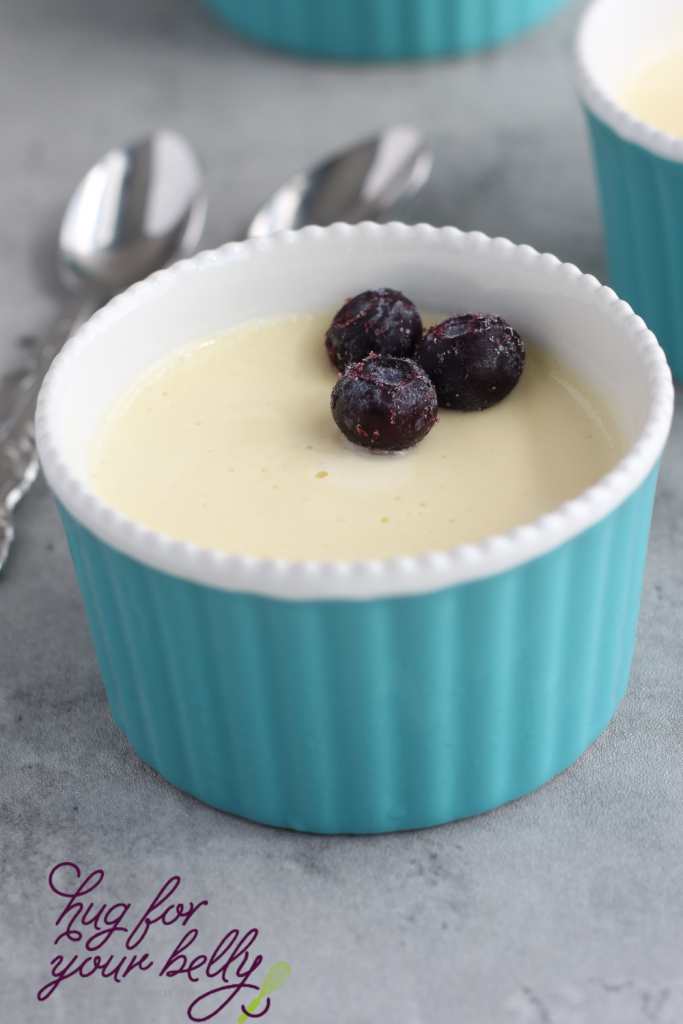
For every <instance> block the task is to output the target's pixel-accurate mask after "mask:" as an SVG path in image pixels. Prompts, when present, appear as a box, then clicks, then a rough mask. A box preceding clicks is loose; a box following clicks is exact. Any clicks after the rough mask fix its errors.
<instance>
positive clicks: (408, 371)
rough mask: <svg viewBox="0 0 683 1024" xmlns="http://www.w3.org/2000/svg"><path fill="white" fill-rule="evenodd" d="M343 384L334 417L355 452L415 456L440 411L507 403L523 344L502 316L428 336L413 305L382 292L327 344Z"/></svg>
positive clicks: (332, 331) (355, 308)
mask: <svg viewBox="0 0 683 1024" xmlns="http://www.w3.org/2000/svg"><path fill="white" fill-rule="evenodd" d="M325 347H326V348H327V352H328V355H329V357H330V359H331V361H332V363H333V365H334V366H336V368H337V369H338V370H339V380H338V381H337V383H336V385H335V387H334V390H333V391H332V401H331V405H332V415H333V417H334V420H335V423H336V424H337V426H338V427H339V429H340V430H341V431H342V433H343V434H344V435H345V436H346V437H347V438H348V439H349V440H350V441H352V442H353V443H354V444H357V445H361V446H362V447H364V448H370V449H373V450H376V451H401V450H402V449H405V448H412V447H413V446H414V445H416V444H417V442H418V441H421V440H422V438H423V437H426V435H427V434H428V433H429V431H430V430H431V429H432V427H433V426H434V424H435V423H436V416H437V408H438V406H443V407H444V408H446V409H460V410H462V411H466V412H470V411H472V410H477V409H487V408H488V407H489V406H491V405H495V404H496V403H497V402H500V401H501V399H503V398H505V396H506V395H508V394H509V393H510V392H511V391H512V389H513V388H514V386H515V384H516V383H517V381H518V380H519V378H520V377H521V375H522V371H523V369H524V358H525V352H524V342H523V341H522V339H521V338H520V336H519V334H518V333H517V332H516V331H515V330H513V328H512V327H510V326H509V324H507V323H506V322H505V320H502V319H501V318H500V317H498V316H493V315H492V314H488V313H462V314H459V315H458V316H451V317H449V318H448V319H447V320H444V321H442V323H439V324H436V326H435V327H430V329H429V330H428V331H427V332H426V333H424V334H423V330H422V320H421V318H420V314H419V313H418V311H417V308H416V306H415V305H414V303H412V302H411V301H410V299H407V298H406V297H405V295H402V294H401V292H397V291H393V290H392V289H391V288H378V289H376V290H375V291H368V292H363V293H362V294H361V295H356V296H355V298H353V299H349V301H348V302H346V303H345V305H344V306H342V308H341V309H340V310H339V312H338V313H337V315H336V316H335V318H334V320H333V321H332V324H331V326H330V328H329V330H328V332H327V334H326V336H325Z"/></svg>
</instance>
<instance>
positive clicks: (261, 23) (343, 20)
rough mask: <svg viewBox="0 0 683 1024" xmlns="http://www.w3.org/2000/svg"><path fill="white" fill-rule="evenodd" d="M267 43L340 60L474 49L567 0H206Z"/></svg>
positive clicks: (525, 26)
mask: <svg viewBox="0 0 683 1024" xmlns="http://www.w3.org/2000/svg"><path fill="white" fill-rule="evenodd" d="M204 2H205V4H206V6H207V7H208V9H209V10H210V11H211V12H212V13H213V14H215V15H216V16H217V17H218V18H220V19H222V20H223V21H225V22H226V23H227V24H228V25H229V26H230V27H232V28H234V29H237V31H239V32H243V33H244V35H246V36H249V37H250V38H251V39H254V40H256V41H257V42H259V43H263V44H265V45H266V46H272V47H276V48H278V49H283V50H291V51H293V52H295V53H301V54H307V55H309V56H312V57H332V58H336V59H340V60H401V59H406V58H420V57H422V58H426V57H440V56H444V55H446V54H459V53H471V52H473V51H476V50H485V49H489V48H491V47H494V46H499V45H501V44H502V43H506V42H508V41H509V40H511V39H514V38H515V37H516V36H519V35H522V33H524V32H527V31H529V30H530V29H532V28H534V27H535V26H536V25H538V24H540V23H541V22H542V21H544V20H545V19H546V18H548V17H549V16H550V15H551V14H553V13H554V12H555V11H556V10H558V9H559V8H560V7H562V6H564V4H566V3H567V0H204Z"/></svg>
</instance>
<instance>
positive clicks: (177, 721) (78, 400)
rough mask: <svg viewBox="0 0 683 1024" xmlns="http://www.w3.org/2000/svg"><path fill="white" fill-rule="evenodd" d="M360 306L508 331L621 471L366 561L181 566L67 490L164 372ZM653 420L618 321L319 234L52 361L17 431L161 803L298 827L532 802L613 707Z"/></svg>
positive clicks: (363, 824) (411, 243) (516, 252)
mask: <svg viewBox="0 0 683 1024" xmlns="http://www.w3.org/2000/svg"><path fill="white" fill-rule="evenodd" d="M378 286H384V287H391V288H397V289H400V290H402V291H404V292H405V293H407V294H408V295H410V296H411V298H412V299H413V300H414V301H415V302H416V303H417V304H418V306H420V307H422V308H423V309H429V310H435V311H439V310H443V311H447V312H453V311H457V310H460V311H464V310H468V311H489V312H493V313H496V314H499V315H501V316H504V317H505V318H506V319H507V320H509V321H510V322H511V323H512V324H514V326H515V327H516V328H517V329H518V330H519V331H520V333H521V334H522V335H523V336H524V337H525V338H526V339H527V341H529V342H530V343H533V344H535V345H537V346H540V347H541V348H543V349H545V350H546V351H550V352H552V353H555V354H557V355H558V356H560V357H561V359H562V360H563V361H564V362H565V363H566V364H568V365H569V366H570V367H571V368H572V369H573V370H575V371H576V372H577V373H578V374H580V375H581V376H582V377H583V378H584V379H585V380H586V381H587V382H588V384H589V385H590V386H591V387H592V388H593V389H594V390H595V391H597V392H598V393H599V394H600V395H601V396H602V397H603V398H604V400H605V401H606V402H607V403H608V404H609V405H610V407H611V408H612V409H613V411H614V415H615V417H616V419H617V422H618V423H619V426H620V429H621V431H622V436H623V438H624V442H625V445H624V447H625V451H626V454H625V456H624V457H623V458H622V459H621V460H620V461H619V462H618V463H617V465H616V466H615V468H614V469H613V470H612V471H611V472H609V473H608V474H607V475H606V476H605V477H603V478H602V479H601V480H600V481H599V482H598V483H597V484H596V485H595V486H593V487H591V488H589V489H588V490H586V491H584V492H583V493H582V494H580V495H578V496H577V497H576V498H575V499H574V500H572V501H569V502H567V503H566V504H564V505H562V506H561V507H559V508H557V509H556V510H555V511H553V512H552V513H550V514H548V515H544V516H542V517H540V518H539V519H537V520H535V521H534V522H532V523H529V524H527V525H523V526H520V527H518V528H516V529H514V530H512V531H511V532H510V533H508V534H506V535H504V536H496V537H489V538H486V539H484V540H483V541H481V542H480V543H478V544H470V545H460V546H458V547H455V548H453V549H451V550H449V551H439V552H429V551H427V552H425V554H424V555H422V556H420V557H417V558H415V557H402V558H395V559H392V560H389V561H385V562H382V561H364V562H329V563H315V562H300V563H287V562H283V561H279V560H273V559H254V558H250V557H249V556H248V555H245V554H240V553H237V554H234V555H230V554H225V553H222V552H219V551H213V550H208V549H200V548H198V547H196V546H193V545H191V544H187V543H181V542H178V541H175V540H172V539H170V538H169V537H167V536H164V535H163V534H160V533H156V532H154V531H152V530H150V529H148V528H147V527H145V526H143V525H141V524H139V523H136V522H133V521H131V520H129V519H127V518H126V517H125V516H123V515H121V514H120V513H119V512H117V511H116V510H115V509H113V508H111V507H110V506H108V505H107V504H106V503H105V502H104V501H102V500H101V499H100V498H99V497H98V496H97V495H96V494H95V493H93V491H92V490H91V489H90V488H89V486H88V484H87V473H86V466H87V459H88V452H89V448H90V443H91V439H92V437H93V432H94V431H95V429H96V427H97V425H98V423H99V422H100V420H101V417H102V416H103V414H104V413H105V411H106V410H107V409H108V408H109V407H110V405H111V403H112V402H113V401H114V399H116V398H117V396H118V395H119V394H120V393H121V392H122V391H123V389H124V388H125V387H126V386H127V385H128V384H129V383H130V382H131V381H132V380H134V379H135V378H136V377H137V376H138V374H140V373H141V372H142V371H143V370H144V369H145V368H146V367H147V366H149V365H151V364H152V363H154V362H156V361H157V360H158V359H159V358H161V357H162V356H163V355H164V354H165V353H167V352H170V351H172V350H173V349H175V348H176V347H178V346H180V345H184V344H187V343H188V342H192V341H194V340H197V339H201V338H203V337H207V336H209V335H211V334H212V333H214V332H216V331H219V330H222V329H224V328H226V327H229V326H231V325H236V324H239V323H243V322H245V321H248V320H251V319H253V318H256V317H263V316H271V315H276V314H282V313H290V312H297V311H315V310H330V309H334V308H337V307H338V306H339V305H341V303H342V301H343V300H344V299H345V298H346V297H347V296H349V295H353V294H356V293H358V292H360V291H363V290H365V289H367V288H373V287H378ZM672 410H673V389H672V385H671V376H670V373H669V370H668V367H667V365H666V360H665V359H664V356H663V353H662V351H661V349H660V348H659V346H658V345H657V342H656V340H655V338H654V337H653V335H652V334H651V333H650V332H649V331H648V330H647V328H646V326H645V324H644V323H643V322H642V320H641V319H640V318H638V317H636V316H635V315H634V314H633V312H632V311H631V309H630V308H629V307H628V306H627V305H626V303H625V302H622V301H619V299H618V298H617V296H616V295H615V294H614V292H613V291H611V289H609V288H605V287H602V286H601V285H600V284H599V283H598V282H597V281H596V280H595V278H592V277H589V276H585V275H582V274H581V273H580V272H579V271H578V270H577V268H576V267H573V266H570V265H567V264H561V263H560V262H559V261H558V260H557V259H555V258H554V257H552V256H548V255H539V254H538V253H537V252H535V250H533V249H531V248H529V247H528V246H514V245H512V243H511V242H508V241H507V240H505V239H494V240H492V239H489V238H487V237H485V236H484V235H482V234H479V233H477V232H474V233H471V234H463V233H462V232H460V231H458V230H456V229H455V228H441V229H436V228H432V227H429V226H428V225H418V226H416V227H407V226H405V225H401V224H389V225H385V226H379V225H377V224H368V223H366V224H362V225H359V226H356V227H350V226H348V225H343V224H337V225H333V226H332V227H331V228H324V229H323V228H305V229H303V230H302V231H299V232H287V233H283V234H280V235H277V236H274V237H272V238H270V239H254V240H252V241H249V242H244V243H239V244H231V245H227V246H224V247H223V248H221V249H218V250H216V251H214V252H207V253H202V254H201V255H199V256H197V257H195V258H194V259H192V260H188V261H185V262H183V263H179V264H177V265H176V266H174V267H172V268H171V269H169V270H164V271H162V272H160V273H158V274H155V275H153V276H152V277H150V278H149V279H148V280H147V281H145V282H143V283H142V284H139V285H136V286H134V287H133V288H131V289H130V290H129V291H127V292H125V293H124V294H123V295H121V296H120V297H118V298H116V299H114V300H113V301H112V302H111V303H110V304H109V305H108V306H106V307H105V308H104V309H103V310H101V311H100V312H99V313H97V314H96V315H95V316H94V317H93V318H92V320H91V321H90V322H89V323H88V324H86V325H85V327H84V328H83V329H82V330H81V331H80V333H79V334H78V335H77V336H76V337H75V338H74V339H73V340H72V341H70V342H69V343H68V345H67V346H66V348H65V349H64V351H63V353H62V354H61V355H60V356H59V358H58V359H57V361H56V362H55V364H54V366H53V368H52V369H51V371H50V373H49V375H48V377H47V379H46V382H45V385H44V387H43V391H42V393H41V396H40V403H39V410H38V417H37V433H38V446H39V451H40V457H41V462H42V465H43V468H44V471H45V474H46V476H47V479H48V481H49V483H50V486H51V487H52V489H53V491H54V494H55V495H56V498H57V501H58V503H59V506H60V511H61V514H62V517H63V521H64V525H65V529H66V532H67V536H68V539H69V544H70V548H71V552H72V555H73V560H74V565H75V567H76V573H77V575H78V580H79V583H80V586H81V590H82V593H83V598H84V602H85V606H86V610H87V614H88V619H89V623H90V628H91V631H92V635H93V640H94V643H95V647H96V650H97V655H98V659H99V663H100V667H101V670H102V676H103V679H104V683H105V686H106V689H107V695H108V698H109V703H110V706H111V710H112V714H113V716H114V719H115V720H116V722H117V724H118V725H119V727H120V728H121V729H122V730H123V732H124V733H125V734H126V736H127V737H128V739H129V740H130V742H131V744H132V746H133V747H134V749H135V750H136V751H137V752H138V754H139V755H140V756H141V757H142V758H143V759H144V760H145V761H147V762H148V763H149V764H150V765H152V766H153V767H154V768H156V769H157V770H158V771H159V772H160V773H161V774H162V775H164V776H165V777H166V778H167V779H169V780H170V781H171V782H172V783H173V784H174V785H176V786H178V787H180V788H181V789H183V790H186V791H188V792H190V793H193V794H194V795H195V796H197V797H199V798H200V799H202V800H204V801H206V802H207V803H209V804H213V805H214V806H216V807H219V808H222V809H224V810H227V811H232V812H233V813H235V814H239V815H243V816H244V817H247V818H252V819H254V820H256V821H260V822H265V823H269V824H272V825H279V826H285V827H290V828H295V829H300V830H304V831H311V832H361V833H362V832H365V833H370V832H383V831H391V830H396V829H409V828H419V827H424V826H428V825H435V824H438V823H441V822H446V821H450V820H453V819H455V818H459V817H464V816H467V815H472V814H476V813H478V812H480V811H485V810H487V809H489V808H492V807H496V806H498V805H499V804H502V803H505V802H506V801H509V800H512V799H514V798H515V797H518V796H521V795H522V794H524V793H528V792H530V791H531V790H533V789H534V788H536V787H537V786H540V785H541V784H542V783H543V782H545V781H546V780H547V779H549V778H551V777H552V776H553V775H555V774H557V773H558V772H560V771H562V770H563V769H564V768H566V767H567V766H568V765H570V764H571V763H572V762H573V761H575V760H576V759H577V758H578V757H579V756H580V754H581V753H582V752H583V751H584V750H585V749H586V747H587V746H588V745H589V744H590V743H591V742H592V741H593V740H594V739H595V738H596V737H597V736H598V735H599V734H600V733H601V732H602V731H603V730H604V728H605V727H606V725H607V723H608V722H609V720H610V718H611V716H612V715H613V714H614V711H615V710H616V707H617V705H618V704H619V701H620V700H621V697H622V696H623V693H624V690H625V687H626V684H627V680H628V675H629V667H630V664H631V658H632V654H633V646H634V642H635V633H636V624H637V619H638V608H639V601H640V593H641V586H642V577H643V567H644V563H645V553H646V548H647V539H648V532H649V525H650V517H651V510H652V501H653V495H654V488H655V481H656V476H657V470H658V465H659V459H660V456H661V453H662V449H663V447H664V444H665V442H666V438H667V435H668V431H669V428H670V423H671V416H672ZM451 485H452V487H453V490H454V494H455V493H456V492H457V487H458V481H457V479H454V480H452V481H451ZM504 500H505V495H504V494H501V501H504Z"/></svg>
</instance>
